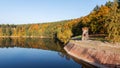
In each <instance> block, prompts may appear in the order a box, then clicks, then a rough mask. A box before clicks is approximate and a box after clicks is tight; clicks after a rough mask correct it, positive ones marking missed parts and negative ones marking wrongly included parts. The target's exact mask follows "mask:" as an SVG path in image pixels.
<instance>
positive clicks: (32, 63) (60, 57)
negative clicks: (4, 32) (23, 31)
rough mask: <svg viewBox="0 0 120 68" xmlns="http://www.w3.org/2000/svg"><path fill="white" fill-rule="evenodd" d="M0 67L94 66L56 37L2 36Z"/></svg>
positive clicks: (89, 67) (57, 67) (66, 67)
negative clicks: (70, 54) (70, 53)
mask: <svg viewBox="0 0 120 68" xmlns="http://www.w3.org/2000/svg"><path fill="white" fill-rule="evenodd" d="M0 68H94V66H92V65H89V64H87V63H85V62H83V61H81V60H78V59H76V58H74V57H71V56H69V55H68V54H67V53H66V52H65V51H64V49H63V45H62V44H60V43H59V42H57V41H55V40H54V39H40V38H0Z"/></svg>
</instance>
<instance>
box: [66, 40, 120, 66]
mask: <svg viewBox="0 0 120 68" xmlns="http://www.w3.org/2000/svg"><path fill="white" fill-rule="evenodd" d="M107 45H108V44H107V43H103V42H99V41H70V42H69V43H68V44H67V45H66V46H65V47H64V49H65V50H66V52H67V53H68V54H70V55H72V56H74V57H76V58H78V59H81V60H83V61H85V62H88V63H90V64H92V65H95V66H98V67H100V68H120V48H119V47H112V46H109V45H108V46H107Z"/></svg>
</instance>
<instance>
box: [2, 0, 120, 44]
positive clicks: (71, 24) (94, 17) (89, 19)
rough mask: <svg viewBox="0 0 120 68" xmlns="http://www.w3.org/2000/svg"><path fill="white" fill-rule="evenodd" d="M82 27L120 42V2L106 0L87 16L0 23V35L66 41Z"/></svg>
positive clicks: (80, 31)
mask: <svg viewBox="0 0 120 68" xmlns="http://www.w3.org/2000/svg"><path fill="white" fill-rule="evenodd" d="M82 27H88V28H89V32H90V34H105V35H106V37H107V38H106V39H108V40H110V41H111V42H120V3H119V0H114V2H110V1H108V2H107V3H106V4H105V5H101V6H98V5H97V6H96V7H95V8H94V9H93V11H91V13H90V14H89V15H87V16H84V17H81V18H77V19H73V20H66V21H60V22H52V23H44V24H27V25H1V26H0V36H46V37H52V38H57V39H58V40H59V41H61V42H63V43H67V42H68V41H69V39H70V38H71V37H72V36H77V35H81V33H82Z"/></svg>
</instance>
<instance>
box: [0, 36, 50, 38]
mask: <svg viewBox="0 0 120 68" xmlns="http://www.w3.org/2000/svg"><path fill="white" fill-rule="evenodd" d="M0 38H52V37H46V36H0Z"/></svg>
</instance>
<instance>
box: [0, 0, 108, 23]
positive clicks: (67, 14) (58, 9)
mask: <svg viewBox="0 0 120 68" xmlns="http://www.w3.org/2000/svg"><path fill="white" fill-rule="evenodd" d="M106 1H108V0H0V24H28V23H41V22H51V21H59V20H66V19H73V18H78V17H81V16H85V15H87V14H89V13H90V12H91V11H92V10H93V8H94V7H95V6H96V5H101V4H105V3H106Z"/></svg>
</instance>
